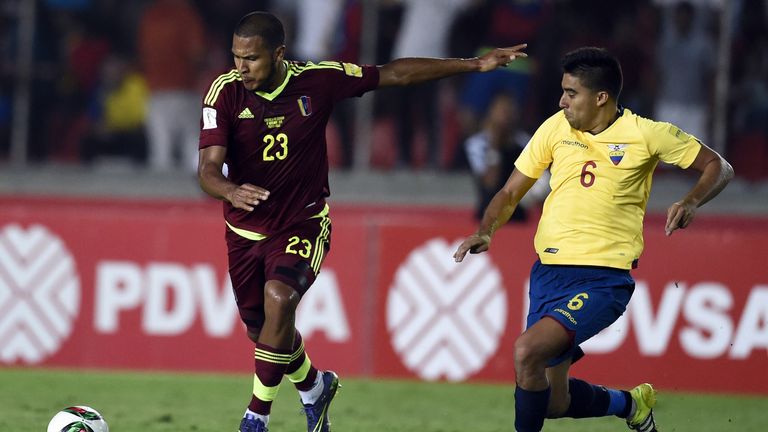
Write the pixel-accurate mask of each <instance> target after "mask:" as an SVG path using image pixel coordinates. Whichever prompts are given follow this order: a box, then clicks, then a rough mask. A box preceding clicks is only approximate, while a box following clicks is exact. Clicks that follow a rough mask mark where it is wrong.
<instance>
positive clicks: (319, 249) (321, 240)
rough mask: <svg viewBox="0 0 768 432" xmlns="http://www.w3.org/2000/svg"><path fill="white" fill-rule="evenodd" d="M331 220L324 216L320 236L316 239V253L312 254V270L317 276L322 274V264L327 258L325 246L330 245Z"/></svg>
mask: <svg viewBox="0 0 768 432" xmlns="http://www.w3.org/2000/svg"><path fill="white" fill-rule="evenodd" d="M330 228H331V218H329V217H327V216H323V218H322V220H321V221H320V234H319V235H318V236H317V239H315V251H314V253H313V254H312V262H311V264H312V270H314V271H315V274H317V273H319V272H320V264H322V263H323V258H324V257H325V247H324V245H325V244H326V243H328V235H329V234H330V233H331V229H330Z"/></svg>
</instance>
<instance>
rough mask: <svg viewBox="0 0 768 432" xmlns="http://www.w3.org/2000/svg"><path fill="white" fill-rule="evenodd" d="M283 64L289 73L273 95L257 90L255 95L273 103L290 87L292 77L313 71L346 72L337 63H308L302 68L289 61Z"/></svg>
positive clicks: (284, 61)
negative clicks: (331, 70)
mask: <svg viewBox="0 0 768 432" xmlns="http://www.w3.org/2000/svg"><path fill="white" fill-rule="evenodd" d="M283 64H285V67H286V71H287V73H286V74H285V79H284V80H283V82H282V83H281V84H280V86H278V87H277V88H276V89H275V90H274V91H272V92H271V93H267V92H263V91H258V90H256V91H255V92H254V93H256V94H257V95H259V96H261V97H263V98H264V99H266V100H269V101H271V100H274V99H275V98H276V97H278V96H280V93H282V92H283V89H285V86H287V85H288V81H289V80H290V79H291V77H293V76H299V75H300V74H301V73H302V72H304V71H306V70H311V69H336V70H339V71H343V70H344V67H343V66H342V65H341V63H339V62H335V61H321V62H319V63H318V64H314V63H312V62H310V61H308V62H307V63H306V64H305V65H304V66H301V65H299V64H296V63H292V62H289V61H287V60H283Z"/></svg>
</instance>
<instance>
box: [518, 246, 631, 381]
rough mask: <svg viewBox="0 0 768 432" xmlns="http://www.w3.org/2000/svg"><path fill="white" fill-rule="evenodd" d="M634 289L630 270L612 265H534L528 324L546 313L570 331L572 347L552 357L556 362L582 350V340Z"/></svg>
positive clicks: (616, 313)
mask: <svg viewBox="0 0 768 432" xmlns="http://www.w3.org/2000/svg"><path fill="white" fill-rule="evenodd" d="M634 290H635V280H634V279H632V276H631V275H630V274H629V270H621V269H615V268H609V267H590V266H572V265H547V264H542V263H541V262H540V261H538V260H537V261H536V262H535V263H534V264H533V268H532V269H531V282H530V291H529V294H528V298H529V300H530V307H529V309H528V319H527V325H526V326H527V327H530V326H532V325H534V324H535V323H537V322H538V321H539V320H540V319H542V318H544V317H545V316H547V317H551V318H553V319H555V320H556V321H557V322H559V323H560V324H561V325H562V326H563V327H564V328H565V329H566V331H568V333H569V334H570V335H571V338H572V343H571V346H570V348H568V349H567V350H565V351H564V352H562V353H561V354H560V355H558V356H557V357H555V358H553V359H552V360H550V361H549V363H548V365H549V366H555V365H558V364H560V363H562V362H563V361H564V360H566V359H568V358H571V357H573V356H574V353H576V352H580V349H579V347H578V346H579V344H581V343H582V342H584V341H586V340H587V339H589V338H591V337H592V336H594V335H596V334H598V333H600V331H601V330H603V329H604V328H606V327H608V326H609V325H611V324H612V323H613V322H614V321H616V320H617V319H618V318H619V317H620V316H621V315H622V314H623V313H624V311H625V310H626V308H627V304H628V303H629V299H630V298H631V297H632V293H633V292H634Z"/></svg>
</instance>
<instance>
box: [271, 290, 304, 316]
mask: <svg viewBox="0 0 768 432" xmlns="http://www.w3.org/2000/svg"><path fill="white" fill-rule="evenodd" d="M300 299H301V296H299V293H297V292H296V290H294V289H293V288H291V287H290V286H288V285H286V284H284V283H281V282H275V283H267V286H266V287H265V289H264V309H265V310H266V311H267V314H268V315H272V314H274V315H278V316H286V315H292V314H293V313H294V312H295V311H296V307H298V305H299V300H300Z"/></svg>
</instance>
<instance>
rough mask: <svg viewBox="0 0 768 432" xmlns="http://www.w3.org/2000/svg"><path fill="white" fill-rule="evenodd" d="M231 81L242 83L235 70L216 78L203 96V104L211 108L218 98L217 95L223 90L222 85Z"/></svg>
mask: <svg viewBox="0 0 768 432" xmlns="http://www.w3.org/2000/svg"><path fill="white" fill-rule="evenodd" d="M233 81H242V78H241V77H240V74H239V73H238V72H237V70H235V69H232V70H231V71H229V72H227V73H225V74H222V75H219V77H218V78H216V79H215V80H214V81H213V83H212V84H211V88H210V89H209V90H208V93H207V94H206V95H205V99H204V100H203V102H204V103H205V104H206V105H210V106H213V104H214V103H215V102H216V99H218V97H219V93H221V89H222V88H224V85H225V84H227V83H231V82H233Z"/></svg>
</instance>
